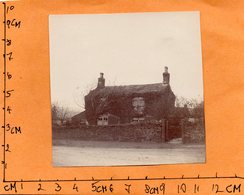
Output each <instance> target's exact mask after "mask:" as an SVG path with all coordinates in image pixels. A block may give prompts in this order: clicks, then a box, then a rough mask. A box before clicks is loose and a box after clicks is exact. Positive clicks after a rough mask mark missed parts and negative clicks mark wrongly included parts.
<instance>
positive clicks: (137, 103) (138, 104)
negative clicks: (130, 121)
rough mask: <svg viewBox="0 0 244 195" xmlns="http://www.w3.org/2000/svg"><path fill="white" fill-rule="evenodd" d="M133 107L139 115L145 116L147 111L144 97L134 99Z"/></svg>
mask: <svg viewBox="0 0 244 195" xmlns="http://www.w3.org/2000/svg"><path fill="white" fill-rule="evenodd" d="M132 106H133V108H134V110H135V111H136V113H137V114H143V111H144V109H145V101H144V98H143V97H135V98H133V99H132Z"/></svg>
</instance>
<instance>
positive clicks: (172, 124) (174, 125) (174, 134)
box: [164, 118, 182, 142]
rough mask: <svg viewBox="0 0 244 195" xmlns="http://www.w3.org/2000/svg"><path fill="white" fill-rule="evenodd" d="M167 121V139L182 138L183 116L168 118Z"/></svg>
mask: <svg viewBox="0 0 244 195" xmlns="http://www.w3.org/2000/svg"><path fill="white" fill-rule="evenodd" d="M164 121H165V125H164V126H165V141H166V142H168V141H170V140H172V139H175V138H182V125H181V118H168V119H166V120H164Z"/></svg>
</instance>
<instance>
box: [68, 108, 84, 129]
mask: <svg viewBox="0 0 244 195" xmlns="http://www.w3.org/2000/svg"><path fill="white" fill-rule="evenodd" d="M86 123H87V121H86V113H85V111H83V112H81V113H79V114H76V115H74V116H73V117H72V118H71V124H72V125H73V126H80V125H86Z"/></svg>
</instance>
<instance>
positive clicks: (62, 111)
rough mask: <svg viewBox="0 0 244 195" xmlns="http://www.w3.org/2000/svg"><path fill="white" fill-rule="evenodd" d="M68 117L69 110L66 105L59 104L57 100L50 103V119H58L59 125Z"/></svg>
mask: <svg viewBox="0 0 244 195" xmlns="http://www.w3.org/2000/svg"><path fill="white" fill-rule="evenodd" d="M69 118H70V111H69V109H68V108H67V107H64V106H60V105H59V104H58V103H57V102H55V103H52V119H53V122H54V120H59V121H60V123H61V125H64V122H65V121H67V120H68V119H69Z"/></svg>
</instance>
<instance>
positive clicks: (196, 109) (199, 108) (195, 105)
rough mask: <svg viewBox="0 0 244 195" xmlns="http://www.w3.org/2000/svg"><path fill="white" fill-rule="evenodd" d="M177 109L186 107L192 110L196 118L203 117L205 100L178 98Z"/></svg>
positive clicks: (176, 101)
mask: <svg viewBox="0 0 244 195" xmlns="http://www.w3.org/2000/svg"><path fill="white" fill-rule="evenodd" d="M175 105H176V107H184V106H186V107H187V108H189V109H190V113H191V115H192V116H194V117H203V115H204V108H203V106H204V102H203V100H197V99H195V98H190V99H188V98H184V97H176V100H175Z"/></svg>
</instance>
